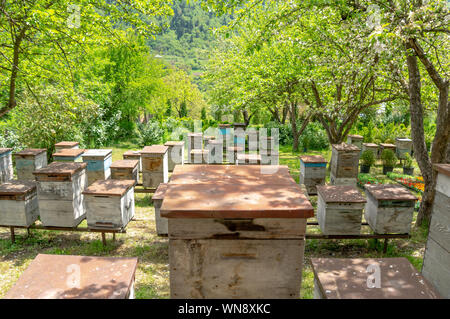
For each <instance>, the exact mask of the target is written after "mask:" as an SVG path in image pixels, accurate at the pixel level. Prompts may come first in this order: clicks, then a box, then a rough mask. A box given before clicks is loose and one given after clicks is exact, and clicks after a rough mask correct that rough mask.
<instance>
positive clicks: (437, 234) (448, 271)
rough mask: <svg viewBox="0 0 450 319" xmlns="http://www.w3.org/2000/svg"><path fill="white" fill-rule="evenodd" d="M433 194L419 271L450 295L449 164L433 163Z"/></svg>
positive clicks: (440, 289) (442, 292)
mask: <svg viewBox="0 0 450 319" xmlns="http://www.w3.org/2000/svg"><path fill="white" fill-rule="evenodd" d="M434 169H435V170H436V171H437V182H436V195H435V198H434V203H433V213H432V215H431V222H430V231H429V233H428V240H427V245H426V249H425V256H424V260H423V268H422V273H423V275H424V276H425V278H427V279H428V280H429V281H430V282H431V283H432V284H433V285H434V286H435V287H436V289H437V290H438V291H439V292H440V293H441V295H442V297H443V298H447V299H450V164H436V165H434Z"/></svg>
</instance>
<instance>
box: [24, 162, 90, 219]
mask: <svg viewBox="0 0 450 319" xmlns="http://www.w3.org/2000/svg"><path fill="white" fill-rule="evenodd" d="M86 166H87V164H86V163H69V162H67V163H64V162H53V163H51V164H50V165H48V166H46V167H44V168H41V169H38V170H36V171H35V172H33V174H34V176H35V178H36V181H37V194H38V202H39V212H40V216H41V221H42V224H43V225H44V226H55V227H76V226H77V225H78V224H79V223H80V222H81V221H82V220H83V219H84V218H85V216H86V210H85V206H84V196H83V191H84V189H85V188H86V186H87V174H86Z"/></svg>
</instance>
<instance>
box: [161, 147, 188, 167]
mask: <svg viewBox="0 0 450 319" xmlns="http://www.w3.org/2000/svg"><path fill="white" fill-rule="evenodd" d="M164 145H165V146H167V147H168V148H169V149H168V150H167V152H168V161H169V172H173V170H174V168H175V166H176V165H184V142H183V141H168V142H166V143H165V144H164Z"/></svg>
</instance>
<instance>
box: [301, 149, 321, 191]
mask: <svg viewBox="0 0 450 319" xmlns="http://www.w3.org/2000/svg"><path fill="white" fill-rule="evenodd" d="M326 174H327V160H326V159H325V158H324V157H323V156H320V155H303V156H300V179H299V182H300V185H301V184H304V185H305V187H306V189H307V191H308V195H315V194H317V189H316V186H318V185H324V184H325V177H326Z"/></svg>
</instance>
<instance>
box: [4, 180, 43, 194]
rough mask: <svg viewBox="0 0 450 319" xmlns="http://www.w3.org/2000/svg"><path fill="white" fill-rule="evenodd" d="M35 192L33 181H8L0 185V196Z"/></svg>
mask: <svg viewBox="0 0 450 319" xmlns="http://www.w3.org/2000/svg"><path fill="white" fill-rule="evenodd" d="M35 190H36V182H33V181H8V182H6V183H3V184H1V185H0V196H11V195H25V194H27V193H30V192H33V191H35Z"/></svg>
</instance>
